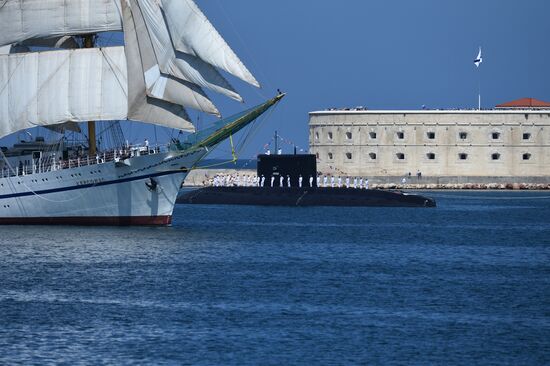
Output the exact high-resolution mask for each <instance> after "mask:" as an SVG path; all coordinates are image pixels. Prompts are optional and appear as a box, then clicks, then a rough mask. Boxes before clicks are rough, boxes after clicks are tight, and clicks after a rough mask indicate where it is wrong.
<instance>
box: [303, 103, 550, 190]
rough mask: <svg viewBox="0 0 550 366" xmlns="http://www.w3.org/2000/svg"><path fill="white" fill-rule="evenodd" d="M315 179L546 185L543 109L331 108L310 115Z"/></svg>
mask: <svg viewBox="0 0 550 366" xmlns="http://www.w3.org/2000/svg"><path fill="white" fill-rule="evenodd" d="M309 145H310V152H311V153H313V154H316V155H317V167H318V171H319V172H320V174H323V175H337V176H352V177H353V176H362V177H368V178H369V179H370V180H371V182H373V183H389V182H401V181H402V178H405V179H406V180H407V181H410V182H415V183H418V181H419V180H420V179H422V181H423V182H424V183H435V184H452V183H460V184H464V183H501V184H504V183H530V184H544V185H548V184H549V183H550V103H546V102H542V101H539V100H536V99H532V98H524V99H519V100H515V101H512V102H509V103H504V104H501V105H498V106H496V107H495V109H491V110H368V109H365V108H361V107H358V108H355V109H330V110H326V111H318V112H311V113H310V120H309Z"/></svg>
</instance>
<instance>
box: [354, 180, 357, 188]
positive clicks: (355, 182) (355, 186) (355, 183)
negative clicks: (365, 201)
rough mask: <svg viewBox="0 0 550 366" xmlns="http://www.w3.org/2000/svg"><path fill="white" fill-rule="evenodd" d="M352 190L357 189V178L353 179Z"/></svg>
mask: <svg viewBox="0 0 550 366" xmlns="http://www.w3.org/2000/svg"><path fill="white" fill-rule="evenodd" d="M353 188H354V189H357V177H353Z"/></svg>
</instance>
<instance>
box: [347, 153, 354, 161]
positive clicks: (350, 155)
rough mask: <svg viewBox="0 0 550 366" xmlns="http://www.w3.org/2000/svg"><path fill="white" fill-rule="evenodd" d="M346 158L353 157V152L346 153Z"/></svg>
mask: <svg viewBox="0 0 550 366" xmlns="http://www.w3.org/2000/svg"><path fill="white" fill-rule="evenodd" d="M346 158H347V159H348V160H351V159H352V158H353V154H352V153H350V152H348V153H346Z"/></svg>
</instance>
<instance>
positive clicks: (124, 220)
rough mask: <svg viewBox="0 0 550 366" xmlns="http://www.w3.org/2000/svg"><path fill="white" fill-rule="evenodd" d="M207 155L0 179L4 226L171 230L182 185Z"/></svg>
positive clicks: (139, 160)
mask: <svg viewBox="0 0 550 366" xmlns="http://www.w3.org/2000/svg"><path fill="white" fill-rule="evenodd" d="M206 153H207V150H206V149H197V150H194V151H192V152H187V153H185V152H176V153H173V152H172V153H159V154H151V155H144V156H137V157H133V158H129V159H126V160H124V161H118V162H115V161H111V162H107V163H103V164H93V165H86V166H82V167H74V168H70V169H59V170H55V171H49V172H45V173H35V174H30V175H25V176H12V177H7V178H1V179H0V224H2V225H7V224H10V225H30V224H35V225H42V224H45V225H51V224H58V225H170V224H171V220H172V212H173V209H174V204H175V202H176V197H177V195H178V192H179V189H180V187H181V184H182V182H183V181H184V179H185V177H186V176H187V174H188V172H189V169H191V168H192V167H193V166H194V165H195V164H196V162H197V161H199V160H200V159H201V158H202V157H203V156H204V155H205V154H206Z"/></svg>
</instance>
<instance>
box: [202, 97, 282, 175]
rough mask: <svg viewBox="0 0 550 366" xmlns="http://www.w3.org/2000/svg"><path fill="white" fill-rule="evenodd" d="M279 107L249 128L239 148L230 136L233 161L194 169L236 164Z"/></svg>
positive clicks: (275, 107)
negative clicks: (243, 151) (246, 147)
mask: <svg viewBox="0 0 550 366" xmlns="http://www.w3.org/2000/svg"><path fill="white" fill-rule="evenodd" d="M278 106H279V105H278V104H276V105H274V106H273V107H272V108H270V109H269V110H268V111H267V112H266V113H265V114H264V115H263V116H260V117H258V118H256V120H255V121H254V122H252V123H251V124H250V127H249V128H248V130H247V131H246V133H245V134H244V135H243V137H241V139H240V140H239V142H238V143H237V147H235V144H234V142H233V135H232V134H231V135H229V143H230V144H231V156H232V159H231V160H227V161H223V162H221V163H216V164H211V165H204V166H195V167H194V168H193V169H208V168H215V167H218V166H222V165H226V164H229V163H234V164H236V163H237V160H238V158H239V155H240V154H241V152H242V150H243V149H244V147H245V146H246V145H247V144H248V143H249V141H250V140H251V138H252V137H253V136H255V135H256V134H257V133H258V131H259V128H258V126H260V125H261V123H263V122H265V121H266V120H268V119H269V118H271V116H272V115H273V113H274V111H275V109H277V107H278Z"/></svg>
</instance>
